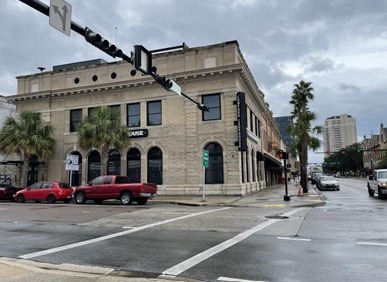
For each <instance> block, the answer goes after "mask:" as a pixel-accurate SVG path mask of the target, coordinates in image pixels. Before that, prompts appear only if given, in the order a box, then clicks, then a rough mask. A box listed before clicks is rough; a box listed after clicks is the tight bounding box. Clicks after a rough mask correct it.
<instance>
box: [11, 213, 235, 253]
mask: <svg viewBox="0 0 387 282" xmlns="http://www.w3.org/2000/svg"><path fill="white" fill-rule="evenodd" d="M227 209H231V207H224V208H220V209H214V210H208V211H203V212H198V213H192V214H188V215H184V216H180V217H176V218H171V219H167V220H163V221H160V222H155V223H151V224H147V225H143V226H140V227H135V228H133V229H130V230H125V231H122V232H117V233H113V234H110V235H106V236H102V237H98V238H94V239H90V240H86V241H81V242H77V243H74V244H69V245H64V246H61V247H56V248H52V249H48V250H44V251H40V252H35V253H30V254H25V255H22V256H19V258H22V259H30V258H34V257H39V256H43V255H48V254H52V253H57V252H60V251H64V250H68V249H73V248H77V247H81V246H85V245H88V244H93V243H97V242H101V241H104V240H108V239H112V238H116V237H119V236H124V235H127V234H130V233H134V232H138V231H141V230H144V229H147V228H151V227H155V226H159V225H162V224H166V223H170V222H174V221H178V220H181V219H186V218H190V217H195V216H200V215H204V214H208V213H212V212H217V211H222V210H227Z"/></svg>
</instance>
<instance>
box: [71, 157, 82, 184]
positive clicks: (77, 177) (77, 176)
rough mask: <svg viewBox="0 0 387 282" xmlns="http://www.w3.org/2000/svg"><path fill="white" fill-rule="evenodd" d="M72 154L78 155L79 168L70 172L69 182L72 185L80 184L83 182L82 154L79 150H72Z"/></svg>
mask: <svg viewBox="0 0 387 282" xmlns="http://www.w3.org/2000/svg"><path fill="white" fill-rule="evenodd" d="M70 155H75V156H78V170H73V171H71V173H69V184H70V185H71V186H79V185H81V184H82V155H81V154H80V153H79V152H77V151H74V152H71V153H70Z"/></svg>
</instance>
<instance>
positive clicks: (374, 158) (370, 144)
mask: <svg viewBox="0 0 387 282" xmlns="http://www.w3.org/2000/svg"><path fill="white" fill-rule="evenodd" d="M361 145H362V149H363V164H364V168H365V169H366V172H369V171H370V170H371V171H372V170H373V169H376V168H387V166H386V160H385V159H386V158H387V157H386V155H387V127H384V124H383V123H381V124H380V131H379V133H378V134H372V135H371V136H370V137H366V136H364V139H363V142H362V144H361Z"/></svg>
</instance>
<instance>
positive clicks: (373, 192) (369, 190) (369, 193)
mask: <svg viewBox="0 0 387 282" xmlns="http://www.w3.org/2000/svg"><path fill="white" fill-rule="evenodd" d="M374 194H375V191H374V190H371V188H370V187H368V195H370V197H373V196H374Z"/></svg>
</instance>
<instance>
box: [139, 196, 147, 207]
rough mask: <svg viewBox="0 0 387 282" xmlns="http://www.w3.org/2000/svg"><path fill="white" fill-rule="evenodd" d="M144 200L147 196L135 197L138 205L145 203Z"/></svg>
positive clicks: (145, 200)
mask: <svg viewBox="0 0 387 282" xmlns="http://www.w3.org/2000/svg"><path fill="white" fill-rule="evenodd" d="M146 202H148V198H147V197H141V198H138V199H137V204H139V205H145V204H146Z"/></svg>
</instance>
